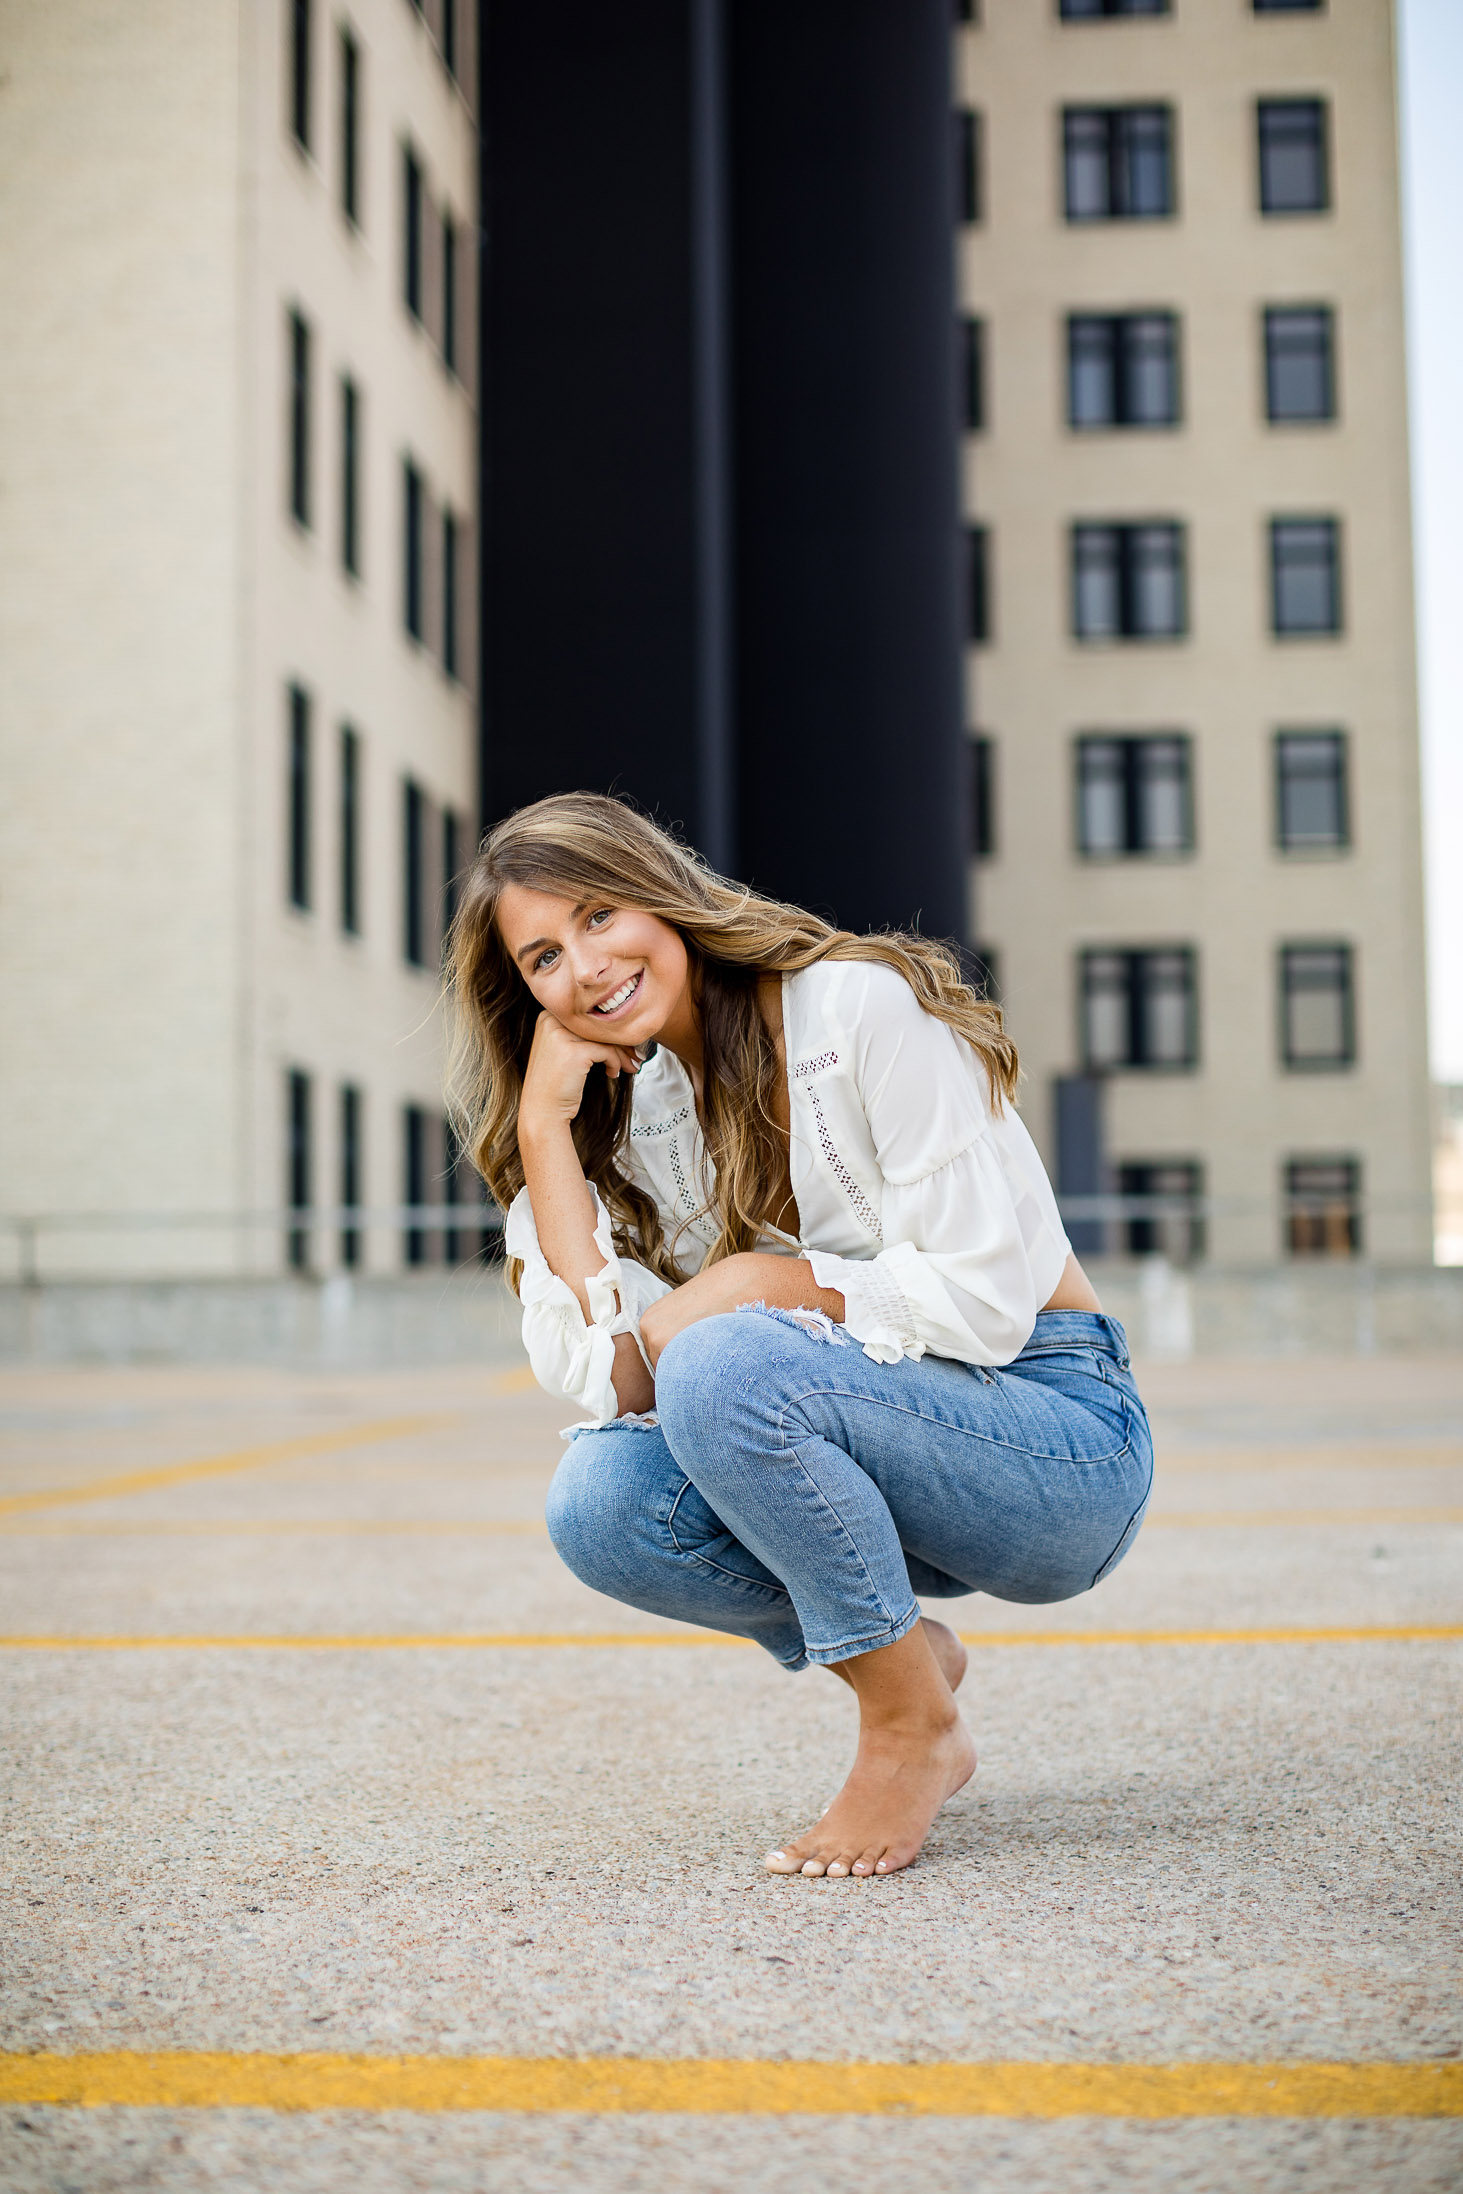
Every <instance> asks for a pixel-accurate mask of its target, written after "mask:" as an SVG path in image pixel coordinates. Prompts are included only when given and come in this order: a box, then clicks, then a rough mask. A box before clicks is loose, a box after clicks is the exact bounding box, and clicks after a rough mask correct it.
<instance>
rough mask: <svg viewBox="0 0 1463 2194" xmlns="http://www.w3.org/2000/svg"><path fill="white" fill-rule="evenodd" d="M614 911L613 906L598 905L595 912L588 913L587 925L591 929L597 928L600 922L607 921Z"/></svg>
mask: <svg viewBox="0 0 1463 2194" xmlns="http://www.w3.org/2000/svg"><path fill="white" fill-rule="evenodd" d="M614 911H615V910H614V908H613V907H600V908H599V910H598V911H597V912H596V913H594V914H591V915H590V917H589V927H590V928H591V929H598V928H599V926H600V924H601V923H602V922H607V921H608V920H609V918H610V916H611V915H612V914H613V913H614Z"/></svg>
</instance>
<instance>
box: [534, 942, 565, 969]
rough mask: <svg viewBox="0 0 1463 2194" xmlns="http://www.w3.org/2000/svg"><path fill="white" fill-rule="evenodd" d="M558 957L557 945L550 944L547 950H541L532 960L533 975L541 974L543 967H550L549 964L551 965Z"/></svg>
mask: <svg viewBox="0 0 1463 2194" xmlns="http://www.w3.org/2000/svg"><path fill="white" fill-rule="evenodd" d="M558 957H559V948H558V946H557V945H551V946H550V947H549V949H548V951H547V952H541V953H540V954H539V956H538V958H537V959H536V960H535V961H534V963H533V972H534V974H535V975H542V973H543V971H544V969H545V968H546V967H550V966H552V964H553V963H554V961H555V960H557V959H558Z"/></svg>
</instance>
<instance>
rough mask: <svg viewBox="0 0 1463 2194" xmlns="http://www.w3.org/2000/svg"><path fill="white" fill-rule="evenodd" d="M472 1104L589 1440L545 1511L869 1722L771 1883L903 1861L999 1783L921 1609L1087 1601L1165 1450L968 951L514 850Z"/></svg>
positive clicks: (627, 1592) (518, 1279)
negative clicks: (1026, 1122)
mask: <svg viewBox="0 0 1463 2194" xmlns="http://www.w3.org/2000/svg"><path fill="white" fill-rule="evenodd" d="M451 955H452V958H451V990H452V997H453V1001H454V1007H455V1017H456V1038H457V1048H456V1059H455V1068H454V1076H453V1090H454V1103H455V1105H456V1108H457V1117H458V1120H459V1125H460V1128H461V1131H462V1134H463V1138H464V1142H465V1144H466V1147H467V1148H468V1149H469V1150H470V1151H471V1153H472V1155H473V1157H474V1159H475V1160H476V1162H477V1164H478V1165H479V1166H480V1167H481V1169H482V1172H483V1174H484V1175H485V1177H486V1179H487V1181H488V1184H489V1186H490V1187H491V1189H492V1190H493V1193H494V1194H495V1196H496V1197H497V1198H498V1200H499V1202H500V1203H501V1204H502V1205H503V1206H504V1207H505V1209H506V1210H507V1213H508V1220H507V1250H508V1255H509V1258H510V1272H511V1274H512V1277H513V1280H514V1284H515V1286H516V1287H517V1290H518V1293H519V1296H520V1299H521V1301H522V1304H523V1328H524V1339H525V1342H526V1344H527V1347H528V1352H529V1356H530V1358H531V1360H532V1363H533V1368H534V1370H535V1372H536V1373H537V1375H538V1378H539V1380H540V1381H541V1383H542V1384H543V1385H544V1386H545V1387H547V1388H548V1389H549V1391H550V1392H552V1393H554V1394H558V1395H562V1396H563V1397H564V1398H565V1400H566V1401H571V1402H573V1403H574V1404H576V1405H577V1406H578V1408H579V1409H580V1411H581V1412H582V1413H583V1421H582V1422H581V1423H580V1424H578V1425H577V1426H576V1427H575V1428H574V1431H573V1434H572V1436H571V1439H570V1445H569V1448H568V1451H567V1453H566V1455H565V1457H564V1460H563V1462H562V1463H561V1465H560V1467H559V1470H558V1474H557V1476H556V1477H555V1479H554V1483H553V1487H552V1490H551V1492H550V1495H549V1511H548V1522H549V1530H550V1532H551V1534H552V1536H553V1540H554V1544H555V1546H556V1547H557V1548H558V1550H559V1553H560V1554H561V1555H562V1556H563V1559H564V1560H565V1561H566V1562H567V1563H568V1565H569V1567H570V1568H571V1569H572V1570H573V1571H574V1572H575V1573H576V1575H578V1576H579V1577H581V1578H583V1579H584V1581H585V1582H586V1583H587V1584H589V1585H592V1586H593V1587H594V1588H595V1589H596V1590H597V1591H600V1592H605V1593H608V1594H610V1595H611V1596H612V1597H613V1598H615V1599H617V1600H623V1601H625V1602H626V1603H627V1604H628V1605H630V1606H632V1607H637V1608H643V1609H645V1610H646V1611H647V1612H648V1613H651V1614H654V1615H665V1616H672V1617H675V1618H676V1619H677V1620H678V1621H681V1622H686V1623H700V1624H705V1625H707V1626H708V1627H710V1628H712V1629H714V1630H721V1631H729V1632H731V1633H733V1634H734V1635H735V1636H737V1637H741V1638H751V1639H755V1640H756V1642H757V1643H758V1644H759V1645H761V1646H765V1647H766V1649H767V1651H768V1652H769V1653H770V1654H772V1655H773V1657H774V1658H775V1659H776V1660H778V1661H780V1662H781V1663H782V1665H783V1667H784V1668H788V1669H800V1668H805V1667H806V1666H807V1665H808V1664H809V1663H810V1662H812V1663H814V1664H816V1665H818V1666H821V1667H825V1668H831V1669H832V1670H833V1671H834V1673H835V1674H836V1675H838V1676H840V1677H842V1678H843V1680H844V1681H845V1682H846V1683H848V1684H850V1685H851V1686H852V1688H853V1690H854V1691H855V1692H856V1693H857V1695H858V1702H859V1716H860V1727H859V1744H858V1753H857V1757H856V1759H855V1761H854V1765H853V1769H852V1771H851V1773H850V1775H849V1777H848V1780H847V1782H846V1783H845V1784H844V1786H843V1788H842V1790H841V1791H840V1792H839V1794H838V1796H837V1797H836V1798H835V1799H834V1801H833V1803H832V1805H831V1806H829V1808H828V1809H827V1811H826V1812H825V1813H824V1814H823V1815H822V1817H821V1818H820V1819H819V1820H818V1821H817V1822H816V1823H815V1824H814V1825H813V1826H812V1827H811V1828H808V1829H805V1830H804V1831H803V1832H802V1833H801V1834H800V1835H796V1836H794V1837H792V1838H791V1840H790V1841H789V1842H788V1843H787V1844H786V1845H785V1846H784V1847H783V1849H781V1850H780V1851H774V1852H772V1853H771V1854H770V1855H769V1856H768V1858H767V1861H766V1864H767V1865H768V1867H770V1868H771V1869H772V1870H773V1871H774V1872H776V1873H786V1874H791V1873H798V1872H801V1873H804V1874H829V1875H850V1874H854V1875H876V1874H886V1873H890V1872H892V1871H894V1870H895V1869H896V1868H898V1867H903V1866H908V1865H909V1863H910V1861H911V1860H912V1859H913V1858H914V1857H915V1855H916V1853H917V1852H918V1851H919V1848H920V1846H921V1844H922V1843H923V1842H924V1839H925V1835H926V1833H927V1831H928V1829H929V1826H930V1823H931V1821H932V1820H933V1819H934V1816H935V1814H936V1812H937V1811H938V1810H939V1808H940V1806H941V1805H943V1804H944V1802H945V1800H946V1799H947V1798H948V1797H950V1795H951V1794H952V1793H953V1792H954V1791H956V1790H958V1789H959V1788H960V1787H961V1785H962V1784H963V1783H964V1782H966V1781H967V1780H968V1779H969V1777H970V1775H971V1773H972V1770H973V1769H974V1766H975V1753H974V1750H973V1747H972V1745H971V1741H970V1737H969V1734H968V1733H967V1731H966V1729H965V1726H964V1724H963V1723H962V1721H961V1719H960V1716H959V1714H958V1712H957V1710H956V1705H955V1698H954V1691H955V1687H956V1686H957V1685H958V1684H959V1682H960V1678H961V1676H962V1674H963V1673H964V1666H965V1653H964V1648H963V1647H962V1646H961V1644H960V1641H959V1640H958V1638H957V1637H956V1636H955V1634H954V1633H953V1632H952V1631H950V1630H948V1629H947V1628H946V1627H945V1625H944V1624H943V1623H938V1622H934V1621H932V1620H931V1619H930V1618H929V1617H921V1614H920V1609H919V1605H918V1601H917V1599H916V1595H917V1594H918V1595H920V1596H921V1597H923V1598H925V1599H942V1598H952V1597H956V1596H958V1595H960V1594H962V1593H969V1592H985V1593H990V1594H992V1595H993V1596H994V1597H995V1598H997V1599H1001V1600H1020V1601H1049V1600H1064V1599H1067V1598H1069V1597H1070V1596H1071V1595H1072V1594H1073V1593H1078V1592H1085V1591H1087V1590H1088V1588H1089V1587H1090V1586H1092V1585H1095V1584H1097V1583H1098V1582H1099V1580H1100V1579H1101V1578H1103V1577H1105V1576H1106V1575H1107V1573H1108V1571H1109V1570H1110V1569H1112V1568H1113V1567H1114V1566H1115V1565H1116V1564H1117V1563H1118V1562H1119V1561H1120V1560H1121V1559H1122V1557H1123V1555H1124V1554H1125V1553H1126V1551H1127V1549H1128V1548H1129V1547H1130V1546H1131V1545H1132V1543H1133V1540H1134V1538H1135V1536H1136V1534H1137V1531H1138V1528H1139V1525H1140V1523H1141V1521H1142V1518H1143V1512H1144V1508H1145V1505H1146V1503H1147V1499H1148V1489H1149V1480H1150V1477H1151V1471H1152V1449H1151V1445H1150V1441H1149V1433H1148V1425H1147V1420H1146V1418H1145V1415H1144V1411H1143V1405H1142V1403H1141V1402H1140V1401H1139V1399H1138V1394H1137V1391H1136V1388H1135V1387H1134V1384H1133V1379H1132V1375H1131V1372H1130V1371H1129V1368H1128V1351H1127V1346H1126V1343H1125V1340H1124V1336H1123V1330H1122V1327H1121V1326H1120V1325H1118V1324H1117V1323H1116V1322H1115V1321H1114V1320H1113V1319H1111V1318H1107V1317H1104V1316H1103V1313H1102V1307H1101V1305H1100V1303H1099V1302H1098V1300H1097V1297H1096V1295H1095V1294H1094V1293H1093V1291H1092V1288H1091V1286H1090V1284H1089V1282H1088V1280H1087V1278H1086V1275H1085V1274H1084V1273H1083V1271H1082V1268H1081V1266H1080V1265H1079V1264H1078V1262H1077V1260H1076V1258H1075V1257H1074V1256H1073V1255H1072V1252H1071V1249H1070V1247H1069V1245H1068V1242H1067V1239H1066V1236H1065V1235H1064V1233H1063V1231H1062V1224H1061V1220H1060V1218H1059V1216H1058V1213H1057V1207H1056V1203H1055V1200H1054V1199H1053V1196H1052V1192H1051V1189H1050V1187H1049V1185H1048V1182H1047V1179H1046V1175H1045V1174H1044V1172H1043V1170H1042V1166H1041V1161H1040V1159H1039V1158H1038V1157H1037V1154H1036V1151H1035V1149H1034V1147H1033V1145H1032V1142H1031V1138H1030V1137H1029V1135H1028V1134H1027V1132H1026V1129H1025V1128H1024V1127H1023V1125H1022V1123H1021V1121H1020V1118H1019V1117H1018V1115H1017V1114H1016V1112H1015V1111H1014V1109H1013V1104H1012V1100H1013V1096H1014V1092H1015V1088H1016V1079H1017V1070H1016V1055H1015V1052H1014V1050H1013V1048H1012V1045H1011V1043H1010V1041H1009V1039H1008V1038H1007V1036H1006V1035H1005V1034H1004V1032H1003V1029H1002V1025H1001V1017H1000V1014H999V1012H998V1011H997V1010H996V1008H995V1007H993V1006H991V1005H989V1004H987V1003H985V1002H984V1001H983V1000H982V999H980V998H978V997H977V996H976V995H975V994H974V993H973V992H972V991H971V990H970V989H968V988H967V987H966V986H965V985H964V983H963V982H962V981H961V978H960V974H959V971H958V967H957V965H956V963H955V961H954V960H953V958H952V957H951V955H950V954H949V953H948V952H946V951H945V950H943V949H942V948H940V947H939V946H936V945H932V944H930V943H927V942H925V941H924V940H922V939H920V938H918V937H913V936H897V935H883V936H867V937H858V936H852V935H850V934H849V933H848V932H846V931H841V930H835V929H831V928H830V927H829V926H828V925H827V924H826V923H824V922H820V921H818V920H816V919H815V918H814V917H813V916H812V915H810V914H805V913H803V912H802V911H801V910H800V909H798V908H797V907H792V906H783V905H780V904H777V903H776V902H774V901H772V900H769V899H763V898H759V897H758V896H757V895H756V894H755V893H753V892H750V891H746V890H743V889H741V888H740V887H738V886H736V885H733V884H729V883H727V882H725V881H724V880H723V879H722V878H720V877H718V876H716V875H714V874H712V873H711V872H710V871H709V870H708V869H706V868H705V867H704V866H703V865H702V864H701V863H700V862H699V861H698V860H697V859H696V858H695V856H694V855H692V854H691V853H689V852H687V851H686V849H685V848H684V847H682V846H680V845H678V844H677V843H676V842H675V841H674V840H673V839H672V838H670V837H668V836H667V835H666V834H665V833H664V832H662V831H660V830H659V829H657V828H656V827H655V826H654V825H653V824H651V823H649V822H648V821H646V820H645V819H644V818H643V817H641V816H640V815H638V814H636V813H635V812H634V811H633V810H631V809H630V808H628V807H626V806H624V805H622V804H621V803H620V802H618V801H614V800H608V799H602V798H599V797H597V796H595V795H591V794H584V793H576V794H566V795H564V796H562V797H559V798H555V799H550V800H543V801H540V802H539V803H538V804H537V805H536V806H534V807H530V808H526V809H523V810H522V811H521V812H520V813H518V814H517V815H514V816H512V817H510V818H509V820H508V821H507V822H505V823H502V824H500V825H499V826H498V827H497V829H495V830H494V831H493V832H492V834H491V836H490V837H489V838H488V840H487V841H486V844H485V846H484V848H483V851H482V853H481V854H480V855H479V857H478V860H477V862H476V864H475V866H474V868H473V870H472V872H471V875H470V877H469V879H468V881H467V883H466V886H465V889H464V891H463V894H462V897H461V901H460V907H459V912H458V915H457V919H456V924H455V928H454V932H453V938H452V947H451Z"/></svg>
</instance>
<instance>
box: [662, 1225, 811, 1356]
mask: <svg viewBox="0 0 1463 2194" xmlns="http://www.w3.org/2000/svg"><path fill="white" fill-rule="evenodd" d="M744 1303H767V1304H770V1305H771V1306H772V1308H774V1309H776V1310H821V1311H823V1312H825V1313H826V1315H827V1316H828V1317H830V1318H831V1319H833V1321H834V1322H835V1324H839V1323H841V1322H842V1319H843V1311H844V1303H843V1297H842V1295H841V1294H840V1293H839V1292H838V1291H837V1289H835V1288H828V1287H819V1285H818V1283H817V1281H816V1280H815V1279H814V1278H813V1268H812V1266H811V1265H810V1264H809V1263H808V1261H807V1259H806V1258H805V1257H772V1256H768V1255H767V1254H766V1253H765V1252H764V1251H761V1250H744V1251H743V1252H742V1253H741V1254H740V1255H739V1256H736V1257H723V1258H722V1260H721V1262H720V1263H719V1264H715V1265H708V1266H707V1268H706V1270H705V1271H704V1272H698V1273H697V1274H696V1277H695V1278H694V1279H693V1280H687V1281H686V1283H685V1285H684V1286H682V1287H678V1288H675V1289H673V1290H672V1292H671V1293H670V1294H669V1295H662V1296H661V1298H660V1300H659V1302H655V1303H652V1304H651V1306H650V1308H649V1309H648V1310H647V1311H645V1312H644V1313H643V1315H642V1317H641V1320H640V1338H641V1340H642V1341H643V1342H644V1343H645V1353H646V1355H647V1356H648V1357H649V1358H650V1361H651V1363H652V1364H654V1363H656V1362H657V1361H658V1360H659V1357H660V1352H661V1350H662V1349H663V1348H664V1347H665V1346H666V1345H667V1343H668V1342H670V1341H672V1340H674V1338H675V1336H676V1335H677V1334H678V1333H681V1332H684V1330H685V1328H686V1327H687V1326H693V1325H697V1324H699V1322H700V1321H701V1319H703V1318H719V1317H720V1316H721V1315H722V1313H723V1312H724V1311H728V1310H740V1309H741V1307H742V1305H743V1304H744Z"/></svg>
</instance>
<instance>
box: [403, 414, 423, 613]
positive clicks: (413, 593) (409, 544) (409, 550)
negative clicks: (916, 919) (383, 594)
mask: <svg viewBox="0 0 1463 2194" xmlns="http://www.w3.org/2000/svg"><path fill="white" fill-rule="evenodd" d="M401 479H402V497H401V516H402V541H401V615H402V622H403V623H404V624H405V626H406V629H407V631H408V632H409V633H410V634H411V636H412V638H413V639H414V640H421V639H423V638H424V637H425V634H426V587H425V583H424V581H425V553H424V552H425V546H426V544H425V540H424V534H425V530H426V517H427V491H426V483H425V482H424V481H423V479H422V476H421V474H420V473H419V472H418V471H417V468H416V466H415V465H414V464H413V463H412V461H411V459H410V458H409V457H408V458H406V459H405V460H404V461H403V464H402V470H401Z"/></svg>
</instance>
